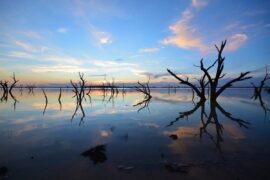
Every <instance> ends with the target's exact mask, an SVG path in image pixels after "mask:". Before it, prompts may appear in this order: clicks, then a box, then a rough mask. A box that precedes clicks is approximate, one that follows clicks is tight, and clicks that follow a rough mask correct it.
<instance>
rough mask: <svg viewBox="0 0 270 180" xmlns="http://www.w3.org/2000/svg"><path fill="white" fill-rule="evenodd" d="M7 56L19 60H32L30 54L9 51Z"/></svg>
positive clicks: (32, 57)
mask: <svg viewBox="0 0 270 180" xmlns="http://www.w3.org/2000/svg"><path fill="white" fill-rule="evenodd" d="M7 56H10V57H15V58H20V59H34V56H33V55H32V54H29V53H26V52H21V51H11V52H9V53H8V54H7Z"/></svg>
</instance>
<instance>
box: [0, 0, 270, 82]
mask: <svg viewBox="0 0 270 180" xmlns="http://www.w3.org/2000/svg"><path fill="white" fill-rule="evenodd" d="M269 9H270V1H267V0H265V1H263V0H259V1H254V0H241V1H240V0H239V1H232V0H228V1H219V0H160V1H158V0H148V1H145V0H136V1H133V0H132V1H131V0H125V1H124V0H122V1H120V0H87V1H86V0H62V1H61V0H60V1H48V0H39V1H36V0H13V1H10V0H1V1H0V27H1V28H0V64H1V66H0V76H1V79H8V78H10V75H11V74H12V72H16V74H17V77H18V78H19V79H20V80H21V82H25V83H49V82H51V83H60V82H68V81H69V79H75V78H77V73H78V72H79V71H81V72H85V75H86V78H87V79H88V81H92V82H97V81H102V80H103V79H104V77H103V76H99V75H103V74H106V75H107V76H106V78H107V79H108V80H110V79H111V78H113V77H114V78H115V79H116V80H117V81H118V82H136V81H137V80H146V79H147V76H148V75H151V81H152V82H163V81H173V79H172V78H171V77H170V76H168V75H167V74H166V68H171V69H172V70H173V71H175V72H177V73H179V75H180V73H181V74H182V75H183V76H184V75H187V76H193V77H196V76H197V75H198V73H200V71H199V70H198V69H197V68H196V67H194V66H193V65H194V64H198V63H199V60H200V59H201V58H204V59H205V63H206V64H209V63H211V62H212V61H213V60H214V59H215V57H216V52H215V49H214V44H219V43H220V42H221V41H222V40H224V39H227V41H228V43H227V47H226V51H225V53H224V55H225V56H226V62H225V71H226V72H228V73H230V74H231V75H232V76H233V75H236V74H238V73H239V72H240V71H246V70H256V69H258V68H261V67H263V66H265V65H266V64H269V57H270V51H269V46H270V18H269V17H270V11H269Z"/></svg>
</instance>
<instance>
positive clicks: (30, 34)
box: [19, 31, 44, 40]
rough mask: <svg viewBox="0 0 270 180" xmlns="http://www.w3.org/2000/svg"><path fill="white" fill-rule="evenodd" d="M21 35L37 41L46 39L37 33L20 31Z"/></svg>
mask: <svg viewBox="0 0 270 180" xmlns="http://www.w3.org/2000/svg"><path fill="white" fill-rule="evenodd" d="M19 33H20V34H23V35H25V36H27V37H29V38H32V39H37V40H41V39H44V37H43V36H42V35H41V34H40V33H37V32H35V31H20V32H19Z"/></svg>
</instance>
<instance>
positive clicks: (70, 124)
mask: <svg viewBox="0 0 270 180" xmlns="http://www.w3.org/2000/svg"><path fill="white" fill-rule="evenodd" d="M87 91H88V92H90V93H88V92H87ZM87 91H86V92H87V93H85V98H83V97H82V99H83V100H82V101H81V102H79V103H78V101H77V97H76V96H75V97H74V98H72V96H74V93H73V92H71V91H70V90H68V89H44V92H43V91H42V90H38V89H35V95H34V96H33V95H32V94H28V93H23V95H22V96H20V94H21V91H20V90H19V89H18V90H14V97H18V101H20V103H17V105H16V109H15V110H16V111H15V112H14V107H13V103H14V101H13V99H12V98H9V99H7V102H2V103H1V104H0V124H1V125H0V146H1V149H0V159H1V163H3V164H0V166H5V167H7V168H8V170H9V171H8V172H7V173H8V174H11V175H12V178H13V179H41V178H43V179H44V178H45V179H55V176H59V177H60V176H61V177H62V178H64V179H76V176H75V174H76V175H77V174H82V175H81V179H90V178H92V179H95V178H96V179H97V178H98V179H106V177H108V176H109V177H112V179H130V178H135V177H136V178H140V179H149V176H151V177H153V178H155V179H168V178H171V179H178V178H183V179H185V178H187V179H189V178H192V179H200V178H201V177H207V178H210V179H211V177H212V179H215V178H214V177H224V178H221V179H237V178H238V177H239V174H240V175H241V176H240V177H241V178H242V179H252V178H254V177H255V176H254V175H255V174H260V175H259V177H260V178H261V179H262V178H264V179H268V178H269V175H268V174H267V171H265V170H264V169H265V168H264V167H266V166H265V165H266V164H267V163H268V162H269V161H270V144H269V138H270V134H269V128H270V126H269V125H270V124H269V123H268V122H270V120H269V117H268V116H266V119H267V120H266V121H263V119H264V114H263V113H262V111H261V109H260V106H258V105H260V102H259V101H258V102H257V101H253V100H251V99H250V95H251V94H252V90H246V91H239V90H230V91H229V92H228V93H225V94H224V96H222V97H220V99H219V102H210V101H198V102H197V103H195V104H193V103H192V99H193V98H192V92H191V91H190V90H188V89H181V90H180V89H179V90H178V89H177V92H176V93H170V94H168V92H167V89H164V90H162V89H161V90H152V91H151V96H152V97H153V98H151V101H148V102H147V103H148V104H147V106H148V105H150V106H151V113H148V112H147V111H140V113H137V111H138V108H137V107H138V106H141V107H139V108H142V107H144V105H145V104H144V103H142V104H141V105H138V106H136V107H134V104H138V102H141V100H144V99H145V98H144V95H143V94H141V93H138V92H136V91H134V90H129V91H127V90H124V91H122V94H124V95H122V96H121V95H120V96H116V94H117V93H116V92H115V93H114V94H115V95H114V96H113V97H111V96H112V95H111V92H110V90H108V91H107V92H106V91H105V92H104V91H103V90H101V91H98V90H95V89H91V91H89V89H87ZM119 92H120V93H121V90H119ZM172 92H173V91H172ZM87 94H88V95H89V96H90V97H88V95H87ZM104 96H105V98H104ZM10 97H11V96H10ZM110 97H111V98H110ZM78 98H80V97H78ZM264 98H265V99H266V100H265V101H268V100H269V95H264ZM46 99H47V100H46ZM108 102H110V103H108ZM150 103H151V104H150ZM147 106H146V108H147ZM44 107H46V108H44ZM81 108H82V109H81ZM44 109H45V111H44ZM179 110H181V112H180V113H179V115H178V117H175V114H176V113H177V112H179ZM43 112H44V115H43ZM76 115H77V116H76ZM77 118H78V120H79V125H81V124H82V123H83V125H82V126H78V123H77V122H76V119H77ZM70 119H72V121H70ZM172 119H173V121H170V120H172ZM74 122H75V123H74ZM168 122H169V123H168ZM213 144H214V145H213ZM250 147H252V148H250ZM32 156H33V157H35V158H34V160H31V158H29V157H32ZM89 160H90V161H91V162H92V163H89ZM249 162H252V163H253V164H250V163H249ZM239 166H241V167H242V169H243V170H246V171H248V174H246V175H245V174H243V173H242V172H240V170H237V167H239ZM59 167H61V168H59ZM224 169H226V171H225V170H224ZM250 169H252V170H250ZM209 171H211V172H212V173H208V172H209ZM33 172H35V173H33ZM228 174H230V177H228V176H227V175H228ZM8 176H10V175H8Z"/></svg>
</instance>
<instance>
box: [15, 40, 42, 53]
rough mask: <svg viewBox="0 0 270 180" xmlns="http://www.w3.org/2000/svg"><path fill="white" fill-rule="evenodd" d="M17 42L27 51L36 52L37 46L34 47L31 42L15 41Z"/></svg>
mask: <svg viewBox="0 0 270 180" xmlns="http://www.w3.org/2000/svg"><path fill="white" fill-rule="evenodd" d="M15 44H16V45H17V46H19V47H21V48H22V49H24V50H25V51H29V52H36V51H37V50H36V48H34V47H33V46H32V45H31V44H29V43H26V42H23V41H15Z"/></svg>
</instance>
